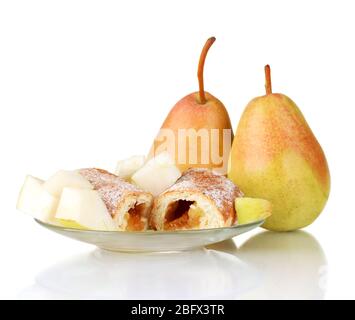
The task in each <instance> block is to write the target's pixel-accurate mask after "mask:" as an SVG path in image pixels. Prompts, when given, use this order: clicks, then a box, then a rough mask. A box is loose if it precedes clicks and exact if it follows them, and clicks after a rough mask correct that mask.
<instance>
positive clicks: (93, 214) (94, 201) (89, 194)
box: [55, 188, 117, 231]
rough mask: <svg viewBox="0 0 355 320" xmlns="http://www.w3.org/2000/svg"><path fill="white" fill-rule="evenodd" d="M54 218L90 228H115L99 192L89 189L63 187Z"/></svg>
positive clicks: (110, 229) (109, 229)
mask: <svg viewBox="0 0 355 320" xmlns="http://www.w3.org/2000/svg"><path fill="white" fill-rule="evenodd" d="M55 217H56V219H58V220H59V221H60V220H63V222H64V223H63V224H64V225H67V226H68V225H70V224H72V225H79V226H82V227H83V228H85V229H90V230H104V231H113V230H117V228H116V227H115V224H114V222H113V219H112V217H111V215H110V213H109V212H108V210H107V208H106V206H105V204H104V202H103V201H102V199H101V197H100V195H99V193H98V192H97V191H95V190H90V189H77V188H64V189H63V191H62V195H61V197H60V200H59V204H58V209H57V212H56V215H55Z"/></svg>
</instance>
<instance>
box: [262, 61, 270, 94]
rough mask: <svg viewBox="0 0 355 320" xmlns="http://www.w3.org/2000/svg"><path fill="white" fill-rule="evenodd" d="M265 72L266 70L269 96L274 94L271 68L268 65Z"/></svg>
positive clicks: (266, 87)
mask: <svg viewBox="0 0 355 320" xmlns="http://www.w3.org/2000/svg"><path fill="white" fill-rule="evenodd" d="M264 70H265V90H266V94H267V95H268V94H271V93H272V87H271V69H270V66H269V65H268V64H267V65H266V66H265V68H264Z"/></svg>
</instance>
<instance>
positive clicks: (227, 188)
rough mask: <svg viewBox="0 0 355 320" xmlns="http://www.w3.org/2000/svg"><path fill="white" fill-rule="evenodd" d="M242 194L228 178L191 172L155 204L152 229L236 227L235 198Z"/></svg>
mask: <svg viewBox="0 0 355 320" xmlns="http://www.w3.org/2000/svg"><path fill="white" fill-rule="evenodd" d="M242 196H243V193H242V192H241V191H240V190H239V189H238V187H237V186H236V185H234V183H233V182H232V181H230V180H229V179H227V178H226V177H225V176H222V175H220V174H217V173H214V172H212V171H211V170H208V169H189V170H187V171H185V172H184V173H183V175H182V176H181V178H180V179H178V180H177V181H176V183H175V184H174V185H173V186H171V187H170V188H169V189H167V190H166V191H164V192H163V193H162V194H160V195H159V196H158V197H157V198H156V199H155V200H154V203H153V208H152V212H151V215H150V221H149V222H150V225H151V227H152V228H153V229H156V230H184V229H205V228H220V227H228V226H231V225H233V224H234V223H236V221H237V217H236V212H235V209H234V200H235V198H236V197H242Z"/></svg>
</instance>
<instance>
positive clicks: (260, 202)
mask: <svg viewBox="0 0 355 320" xmlns="http://www.w3.org/2000/svg"><path fill="white" fill-rule="evenodd" d="M234 203H235V211H236V212H237V219H238V224H245V223H251V222H254V221H258V220H262V219H266V218H267V217H270V216H271V212H272V205H271V203H270V202H269V201H267V200H264V199H255V198H248V197H240V198H236V199H235V201H234Z"/></svg>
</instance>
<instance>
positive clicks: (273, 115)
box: [228, 65, 330, 231]
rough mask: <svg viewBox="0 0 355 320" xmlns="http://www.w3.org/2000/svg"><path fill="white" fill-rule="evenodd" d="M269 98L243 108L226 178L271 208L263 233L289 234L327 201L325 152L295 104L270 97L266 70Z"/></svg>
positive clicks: (281, 96)
mask: <svg viewBox="0 0 355 320" xmlns="http://www.w3.org/2000/svg"><path fill="white" fill-rule="evenodd" d="M265 76H266V85H265V88H266V95H264V96H261V97H257V98H255V99H253V100H251V101H250V102H249V104H248V105H247V107H246V108H245V110H244V112H243V114H242V117H241V119H240V121H239V125H238V128H237V130H236V134H235V138H234V141H233V145H232V150H231V154H230V160H229V168H228V177H229V179H231V180H232V181H233V182H234V183H235V184H237V185H238V186H239V187H240V188H241V189H242V190H243V192H244V194H245V195H246V196H247V197H255V198H263V199H266V200H269V201H270V202H271V203H272V206H273V211H272V216H270V217H269V218H267V219H266V222H265V223H264V224H263V227H264V228H266V229H269V230H274V231H289V230H296V229H300V228H303V227H305V226H307V225H309V224H311V223H312V222H313V221H314V220H315V219H316V218H317V217H318V216H319V214H320V213H321V211H322V210H323V208H324V206H325V204H326V201H327V199H328V196H329V190H330V175H329V169H328V164H327V160H326V158H325V155H324V152H323V150H322V148H321V146H320V144H319V143H318V141H317V139H316V137H315V136H314V134H313V132H312V130H311V129H310V127H309V126H308V124H307V122H306V120H305V118H304V116H303V115H302V113H301V111H300V110H299V108H298V107H297V106H296V104H295V103H294V102H293V101H292V100H291V99H290V98H289V97H287V96H286V95H284V94H280V93H272V90H271V75H270V67H269V66H268V65H267V66H265Z"/></svg>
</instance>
